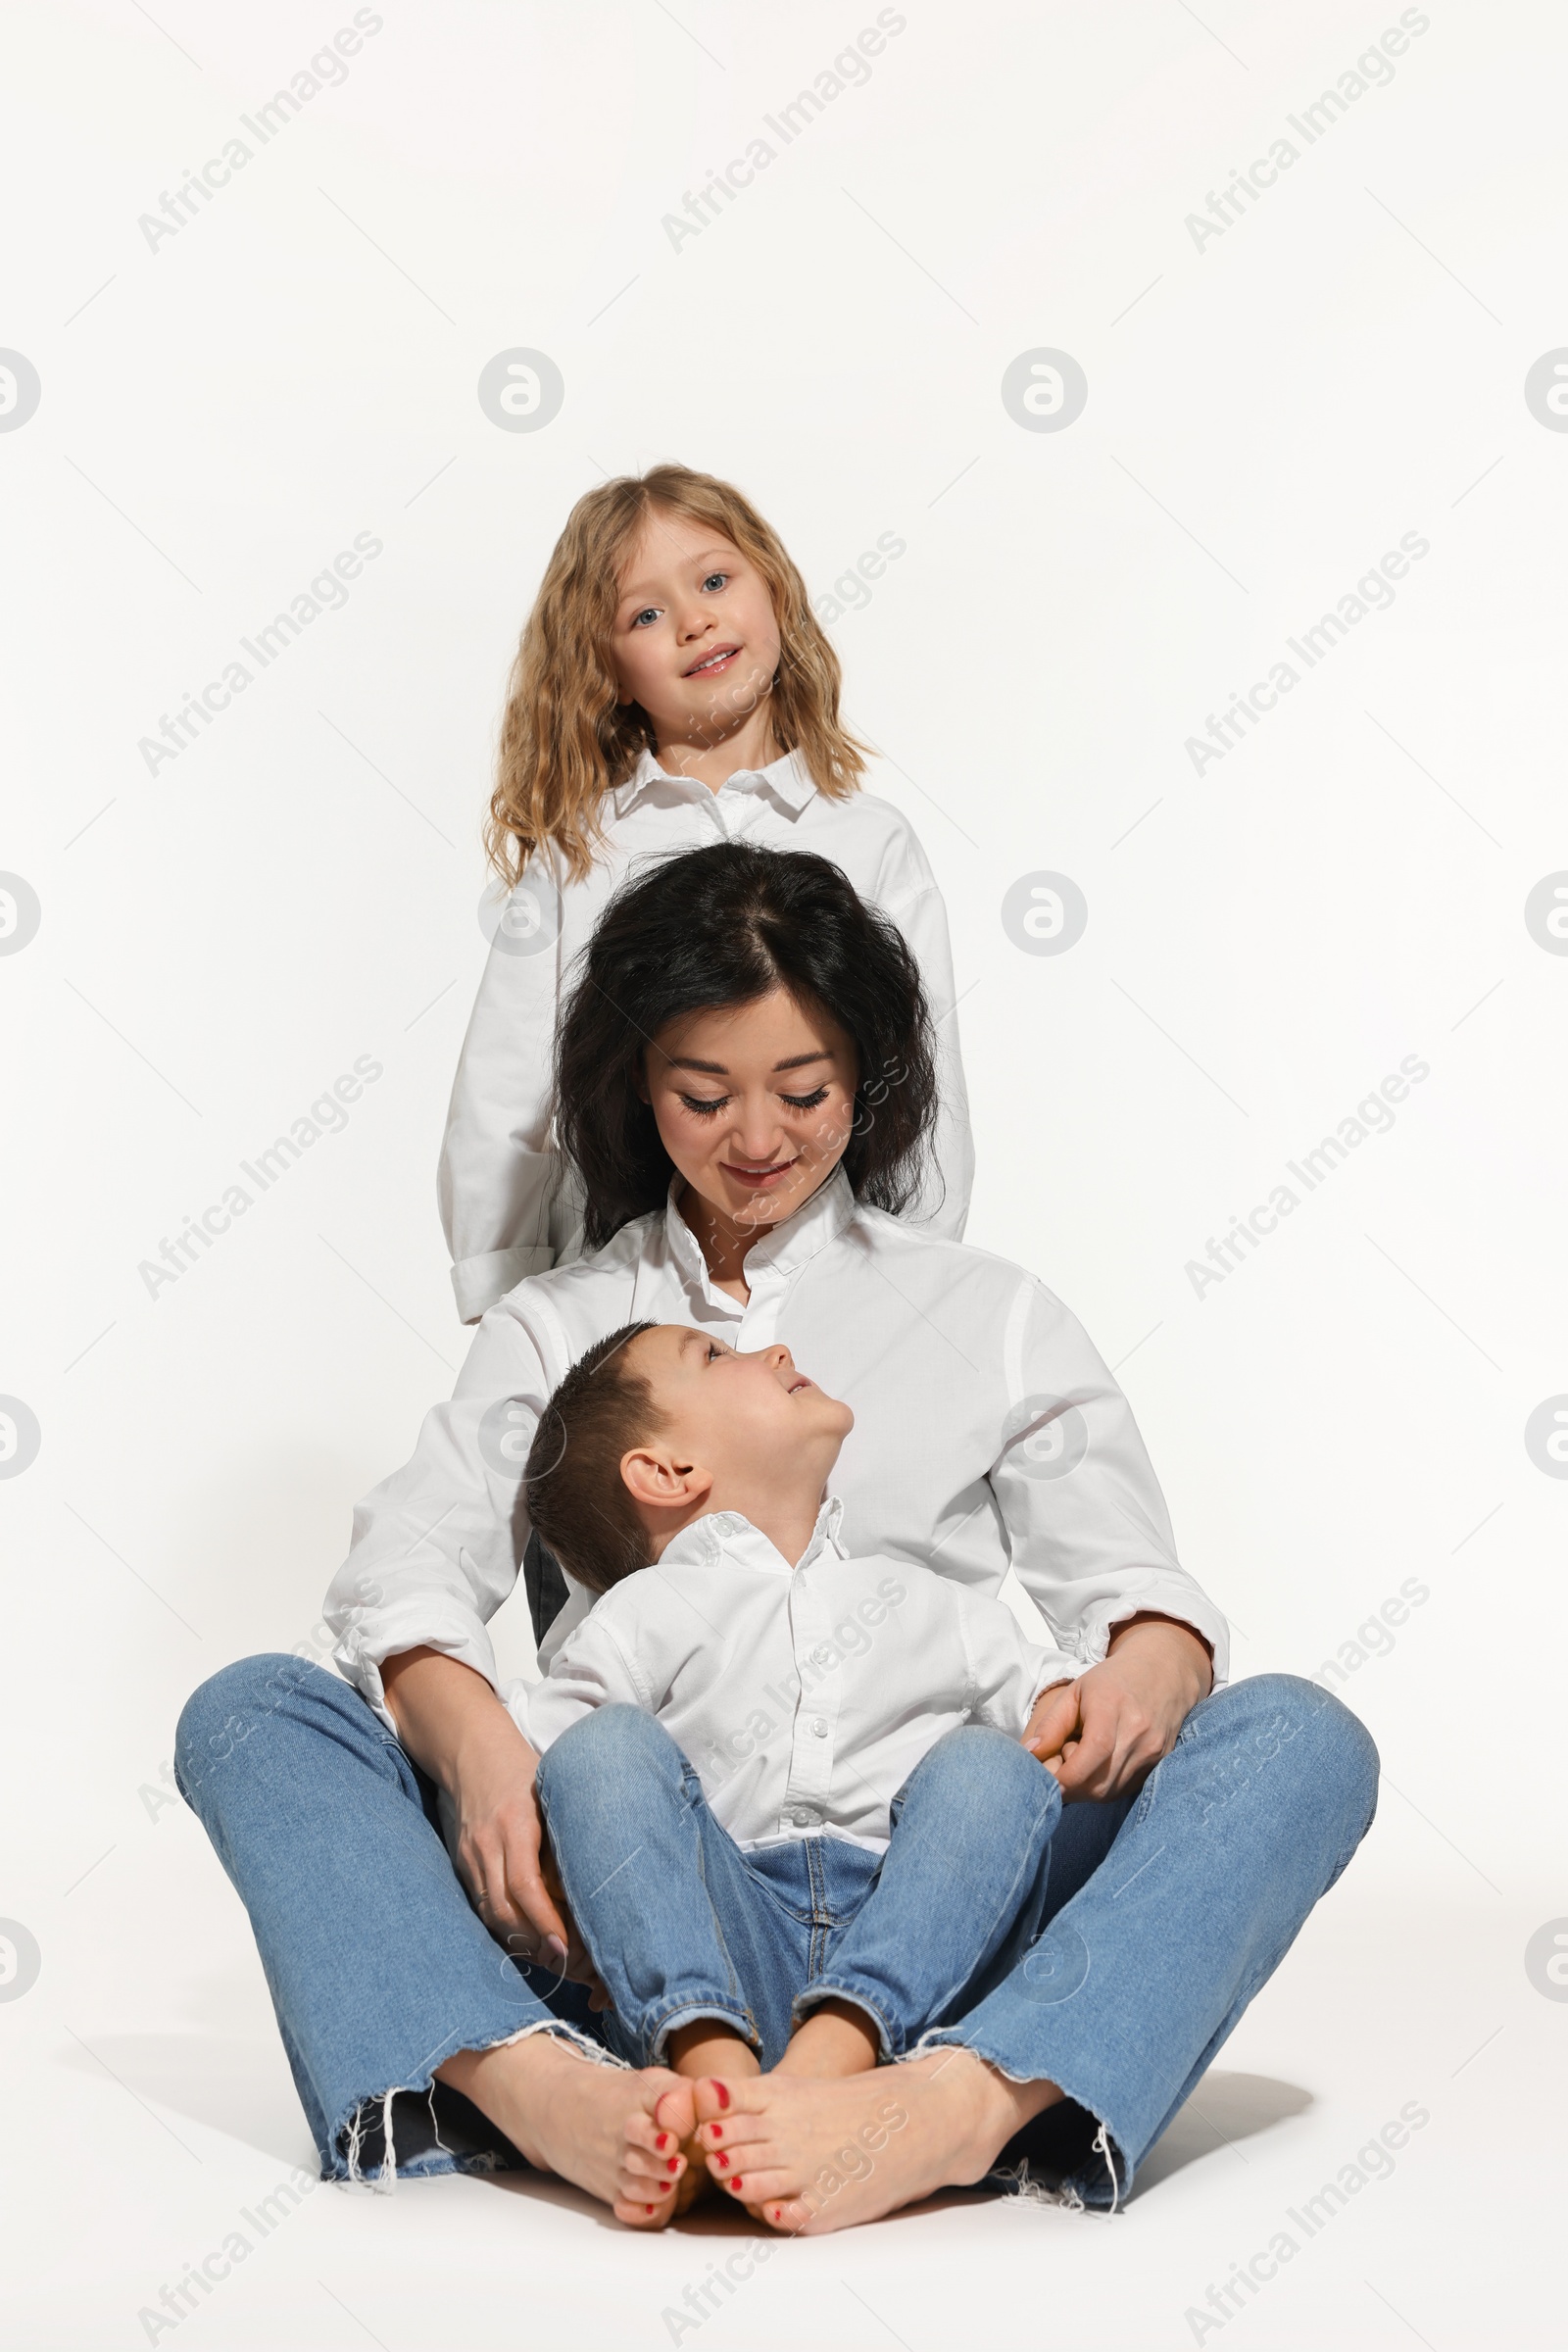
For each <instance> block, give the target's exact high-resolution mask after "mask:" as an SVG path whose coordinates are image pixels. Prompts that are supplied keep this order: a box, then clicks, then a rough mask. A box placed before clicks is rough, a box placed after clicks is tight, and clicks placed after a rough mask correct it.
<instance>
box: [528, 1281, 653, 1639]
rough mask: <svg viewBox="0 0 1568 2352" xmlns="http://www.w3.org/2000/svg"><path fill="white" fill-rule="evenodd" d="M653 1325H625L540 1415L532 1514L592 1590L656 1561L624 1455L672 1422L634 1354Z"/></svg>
mask: <svg viewBox="0 0 1568 2352" xmlns="http://www.w3.org/2000/svg"><path fill="white" fill-rule="evenodd" d="M654 1328H655V1327H654V1325H653V1324H652V1323H623V1324H622V1325H621V1328H620V1329H619V1331H613V1332H612V1333H611V1334H610V1336H609V1338H608V1339H604V1340H596V1341H595V1342H594V1344H593V1346H592V1347H591V1348H589V1349H588V1351H587V1353H586V1355H582V1356H579V1357H578V1359H577V1361H576V1362H575V1363H574V1364H573V1365H572V1367H571V1370H570V1371H569V1372H568V1373H567V1374H566V1377H565V1379H564V1381H563V1382H562V1383H561V1386H560V1387H559V1388H558V1389H557V1391H556V1393H555V1395H554V1396H553V1397H551V1399H550V1402H549V1403H548V1404H547V1405H546V1406H545V1409H544V1411H543V1412H542V1413H541V1414H540V1416H539V1426H538V1428H537V1429H536V1430H535V1432H534V1438H533V1444H532V1445H531V1446H529V1448H528V1460H527V1464H526V1466H525V1468H524V1470H523V1473H522V1491H523V1495H524V1497H525V1500H526V1504H527V1510H528V1516H529V1519H530V1520H531V1521H532V1523H533V1525H534V1527H535V1528H536V1529H537V1530H538V1533H539V1538H540V1541H541V1542H542V1543H544V1544H548V1545H549V1547H550V1549H551V1550H552V1551H553V1552H554V1553H555V1555H556V1557H557V1559H558V1560H559V1561H560V1562H561V1565H562V1566H563V1568H564V1569H566V1570H567V1571H568V1573H569V1574H570V1575H572V1576H574V1577H575V1578H576V1580H577V1582H578V1583H579V1584H580V1585H586V1586H587V1588H588V1590H589V1592H590V1593H608V1592H609V1591H610V1588H611V1586H612V1585H618V1584H619V1583H620V1581H621V1579H622V1578H623V1577H627V1576H635V1574H636V1573H637V1570H638V1569H639V1568H649V1567H652V1565H653V1551H652V1546H651V1544H650V1543H649V1539H648V1530H647V1529H646V1528H645V1527H644V1525H643V1523H642V1520H641V1519H640V1518H639V1516H638V1513H637V1505H636V1504H635V1502H633V1500H632V1498H631V1495H630V1493H629V1491H628V1490H627V1487H626V1482H625V1480H624V1479H623V1478H622V1477H621V1475H620V1462H621V1456H622V1455H623V1454H625V1453H628V1452H629V1451H630V1450H631V1448H632V1447H633V1446H636V1445H637V1444H639V1443H640V1442H641V1441H642V1440H644V1439H647V1438H650V1437H652V1436H654V1434H655V1433H656V1432H657V1431H658V1430H661V1429H662V1427H663V1426H664V1416H663V1415H662V1413H661V1411H660V1409H659V1407H658V1405H657V1404H656V1403H655V1402H654V1392H653V1390H652V1389H651V1388H650V1386H649V1384H648V1382H647V1381H646V1380H644V1379H643V1378H642V1376H641V1374H639V1373H637V1372H635V1371H633V1370H632V1368H631V1366H630V1365H629V1364H628V1362H627V1360H626V1349H627V1347H628V1345H629V1343H630V1342H631V1341H633V1340H635V1339H636V1338H638V1336H639V1335H640V1334H641V1333H642V1332H645V1331H652V1330H653V1329H654Z"/></svg>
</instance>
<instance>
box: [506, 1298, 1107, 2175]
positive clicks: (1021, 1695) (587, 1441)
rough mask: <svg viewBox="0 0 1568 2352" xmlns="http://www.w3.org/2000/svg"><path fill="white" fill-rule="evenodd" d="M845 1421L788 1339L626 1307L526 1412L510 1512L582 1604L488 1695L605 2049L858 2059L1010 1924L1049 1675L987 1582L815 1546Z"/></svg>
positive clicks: (1028, 1875)
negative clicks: (571, 1625) (519, 1673)
mask: <svg viewBox="0 0 1568 2352" xmlns="http://www.w3.org/2000/svg"><path fill="white" fill-rule="evenodd" d="M853 1421H854V1415H853V1414H852V1413H851V1411H850V1408H849V1406H848V1405H846V1404H841V1403H839V1402H837V1401H836V1400H835V1399H834V1398H832V1397H826V1396H824V1395H823V1393H822V1391H821V1390H820V1389H818V1388H817V1387H816V1386H815V1385H814V1383H812V1382H811V1381H809V1380H808V1379H807V1378H806V1377H805V1375H804V1374H802V1373H800V1372H798V1371H797V1370H796V1367H795V1365H794V1363H793V1361H792V1359H791V1357H790V1353H789V1350H788V1348H783V1347H773V1348H764V1349H762V1350H761V1351H760V1353H757V1354H752V1355H741V1354H738V1353H737V1352H736V1351H735V1350H734V1349H733V1348H727V1347H726V1346H724V1344H723V1343H722V1342H721V1341H717V1340H713V1339H711V1338H709V1337H708V1336H707V1335H706V1334H704V1333H702V1332H698V1331H694V1330H686V1329H683V1328H681V1327H680V1326H678V1325H675V1324H651V1323H636V1324H628V1325H627V1326H626V1327H625V1328H624V1329H623V1330H621V1331H618V1332H615V1333H613V1334H612V1335H611V1337H610V1338H609V1339H607V1340H603V1341H601V1342H600V1343H599V1344H598V1345H597V1346H596V1347H594V1348H590V1349H589V1351H588V1353H587V1354H586V1355H585V1356H583V1358H582V1359H581V1361H580V1362H578V1363H577V1364H575V1365H574V1366H573V1367H572V1369H571V1371H570V1372H569V1373H568V1374H567V1375H566V1378H565V1379H564V1381H563V1382H562V1384H561V1386H560V1388H559V1389H558V1390H557V1391H556V1394H555V1396H554V1397H552V1398H551V1400H550V1403H549V1405H548V1406H547V1407H546V1409H545V1413H544V1416H543V1418H542V1419H541V1421H540V1424H539V1428H538V1431H537V1434H536V1436H535V1439H534V1443H533V1446H532V1449H531V1451H530V1453H529V1456H528V1463H527V1468H526V1471H525V1473H524V1481H525V1494H526V1500H527V1508H528V1511H529V1513H530V1516H531V1518H532V1521H533V1524H534V1526H535V1527H536V1528H537V1529H538V1531H539V1534H540V1535H541V1537H542V1538H543V1540H544V1541H545V1543H547V1544H549V1546H550V1548H551V1550H552V1551H554V1552H555V1553H556V1555H557V1557H558V1558H560V1559H561V1560H562V1561H563V1562H564V1564H565V1566H566V1567H568V1568H569V1569H570V1570H571V1572H572V1574H573V1575H574V1576H575V1577H577V1578H578V1579H579V1581H580V1582H581V1583H583V1584H585V1585H586V1586H588V1587H589V1588H590V1590H592V1591H594V1592H596V1593H600V1594H601V1595H603V1597H602V1598H601V1599H600V1600H599V1601H598V1602H597V1604H596V1606H595V1607H594V1608H593V1610H592V1611H591V1612H590V1614H589V1615H588V1616H587V1617H586V1618H585V1619H584V1620H583V1622H582V1623H581V1624H580V1625H579V1626H577V1627H576V1628H575V1629H574V1630H573V1632H572V1633H571V1634H570V1635H568V1637H567V1638H566V1640H565V1642H564V1643H563V1645H562V1647H561V1649H560V1650H559V1651H558V1652H557V1654H556V1656H555V1658H554V1659H553V1661H552V1663H551V1668H550V1672H549V1674H548V1675H547V1676H546V1678H545V1679H544V1680H543V1681H542V1682H539V1683H535V1684H526V1683H522V1684H513V1685H510V1686H509V1687H508V1689H507V1690H506V1691H504V1692H503V1696H504V1698H505V1699H506V1701H507V1704H508V1705H509V1707H510V1708H511V1709H512V1711H513V1714H514V1715H515V1718H516V1721H517V1722H518V1724H519V1725H520V1727H521V1729H522V1730H523V1732H524V1733H525V1735H526V1737H527V1738H528V1739H529V1740H530V1741H531V1742H532V1743H533V1745H534V1747H535V1748H536V1749H538V1750H539V1751H540V1754H541V1757H542V1762H541V1765H540V1769H539V1777H538V1797H539V1804H540V1810H541V1813H542V1815H543V1817H544V1820H545V1822H546V1824H547V1826H548V1830H549V1834H550V1841H551V1845H552V1847H553V1849H554V1853H555V1860H556V1866H557V1869H558V1870H559V1873H560V1878H561V1883H562V1887H563V1890H564V1897H565V1902H566V1904H567V1906H568V1908H569V1910H570V1912H571V1915H572V1918H573V1919H574V1921H575V1923H576V1926H577V1930H578V1933H579V1934H580V1936H582V1939H583V1941H584V1943H585V1944H586V1946H587V1949H588V1952H589V1954H590V1955H591V1957H592V1960H593V1963H594V1966H595V1968H596V1969H597V1971H598V1973H599V1976H600V1978H601V1979H602V1981H603V1984H604V1986H605V1989H606V1992H607V1994H608V1995H609V1998H610V2001H611V2004H612V2007H611V2012H610V2017H609V2020H608V2038H609V2040H610V2042H611V2045H612V2047H613V2049H614V2050H615V2051H616V2052H617V2053H618V2054H619V2055H620V2056H621V2057H623V2058H625V2059H626V2060H627V2061H628V2062H629V2063H630V2064H632V2065H635V2066H648V2065H656V2064H662V2065H666V2066H670V2067H672V2068H674V2069H675V2071H677V2072H678V2073H681V2074H684V2075H688V2076H707V2075H712V2076H728V2077H729V2078H730V2079H731V2080H733V2079H734V2078H735V2077H736V2076H737V2075H742V2074H747V2073H756V2072H758V2071H759V2070H760V2069H762V2068H777V2069H778V2070H779V2071H781V2072H787V2073H797V2074H809V2075H815V2076H819V2077H820V2076H834V2075H847V2074H852V2073H855V2072H858V2071H861V2070H864V2069H868V2068H870V2067H873V2066H875V2065H876V2064H877V2063H878V2062H879V2061H882V2060H887V2059H893V2058H898V2057H901V2056H902V2055H904V2054H905V2052H906V2051H907V2050H908V2049H910V2048H911V2047H912V2046H913V2045H914V2043H915V2042H916V2041H917V2040H918V2038H919V2036H920V2034H923V2033H925V2032H927V2031H928V2030H931V2029H933V2028H936V2027H938V2026H942V2025H946V2024H950V2023H951V2022H953V2021H954V2020H955V2019H956V2018H957V2017H959V2016H961V2015H963V2014H964V2013H965V2012H966V2011H967V2010H969V2009H970V2008H971V2007H973V2005H974V2004H975V2002H976V2001H977V2000H979V1999H981V1998H983V1996H984V1994H985V1992H986V1991H987V1990H988V1989H989V1988H990V1986H991V1985H992V1984H993V1983H996V1982H999V1981H1000V1979H1001V1978H1002V1976H1003V1975H1005V1973H1006V1972H1007V1971H1009V1970H1010V1969H1011V1968H1012V1967H1013V1966H1014V1964H1015V1963H1016V1961H1017V1960H1018V1959H1019V1958H1020V1957H1021V1955H1022V1953H1023V1952H1024V1950H1026V1948H1027V1946H1028V1945H1029V1943H1030V1942H1031V1941H1032V1940H1033V1939H1034V1937H1035V1936H1036V1935H1037V1934H1038V1932H1039V1928H1040V1916H1041V1906H1042V1903H1043V1900H1044V1879H1045V1871H1044V1869H1043V1863H1044V1860H1045V1855H1046V1850H1047V1848H1048V1846H1049V1844H1050V1840H1051V1837H1052V1833H1053V1831H1054V1827H1055V1824H1056V1820H1057V1817H1058V1815H1059V1812H1060V1793H1059V1790H1058V1789H1057V1787H1056V1783H1055V1781H1054V1778H1053V1777H1052V1775H1051V1774H1050V1773H1049V1772H1047V1771H1046V1770H1045V1769H1044V1768H1043V1767H1042V1766H1041V1765H1040V1764H1039V1763H1038V1762H1037V1761H1036V1759H1035V1758H1034V1757H1033V1756H1032V1755H1031V1754H1030V1753H1029V1751H1028V1750H1027V1749H1026V1748H1025V1747H1024V1746H1022V1745H1021V1744H1020V1742H1021V1740H1022V1736H1023V1733H1024V1729H1025V1726H1026V1724H1027V1722H1028V1720H1029V1716H1030V1713H1031V1710H1032V1708H1033V1705H1034V1702H1035V1700H1036V1698H1037V1697H1038V1695H1039V1693H1040V1692H1041V1691H1043V1690H1045V1689H1046V1688H1048V1687H1049V1686H1050V1685H1051V1684H1053V1683H1057V1682H1060V1681H1063V1680H1064V1679H1067V1678H1068V1677H1070V1676H1071V1675H1072V1674H1074V1673H1075V1672H1076V1671H1077V1669H1076V1667H1075V1665H1074V1663H1073V1662H1072V1661H1071V1660H1069V1659H1067V1658H1065V1657H1063V1656H1061V1655H1060V1654H1059V1653H1057V1652H1055V1651H1054V1650H1050V1649H1045V1648H1041V1647H1039V1646H1038V1645H1036V1644H1035V1643H1032V1642H1028V1641H1027V1640H1026V1639H1025V1637H1024V1635H1023V1633H1022V1630H1021V1629H1020V1627H1019V1625H1018V1623H1017V1620H1016V1619H1015V1618H1014V1617H1013V1616H1012V1614H1011V1612H1010V1611H1009V1610H1008V1609H1007V1608H1005V1606H1004V1605H1003V1604H1002V1603H1001V1602H999V1601H994V1600H989V1599H982V1598H980V1597H979V1596H977V1595H976V1594H974V1593H969V1592H967V1591H966V1590H965V1589H964V1588H963V1587H961V1586H959V1585H956V1584H954V1583H952V1582H950V1581H948V1580H946V1579H944V1578H942V1577H939V1576H937V1575H935V1574H934V1573H933V1572H932V1571H930V1570H929V1569H925V1568H919V1567H914V1566H911V1565H910V1564H909V1563H908V1562H907V1561H893V1560H888V1559H882V1558H868V1559H853V1560H852V1559H849V1558H847V1557H846V1556H845V1554H844V1552H843V1551H842V1549H841V1548H840V1546H839V1544H838V1541H837V1525H838V1518H839V1511H838V1506H837V1505H836V1504H835V1503H833V1502H831V1501H824V1489H825V1487H826V1483H827V1479H828V1476H829V1474H830V1472H831V1470H832V1468H833V1464H834V1462H835V1460H836V1459H837V1456H838V1452H839V1448H840V1446H841V1445H842V1443H843V1441H844V1438H845V1437H846V1435H847V1434H848V1432H849V1430H850V1428H851V1427H852V1425H853ZM709 2162H710V2164H711V2166H713V2167H714V2168H715V2169H716V2176H717V2177H718V2178H719V2179H720V2180H723V2181H724V2184H725V2185H726V2186H729V2187H732V2188H734V2189H736V2190H740V2189H741V2188H742V2186H743V2182H742V2180H739V2179H734V2178H732V2177H731V2178H726V2174H727V2171H728V2164H729V2160H728V2158H727V2157H725V2156H723V2155H717V2156H710V2158H709ZM668 2169H669V2171H670V2175H671V2178H670V2179H669V2180H665V2181H661V2182H659V2183H657V2184H656V2183H655V2182H654V2181H653V2180H650V2183H649V2195H650V2196H651V2197H658V2196H660V2195H661V2194H662V2193H667V2192H668V2190H669V2189H670V2188H671V2187H672V2186H673V2184H674V2176H675V2174H676V2172H677V2171H684V2169H685V2168H684V2167H683V2166H679V2165H678V2164H677V2161H676V2160H675V2159H674V2158H670V2159H668ZM655 2210H656V2208H655V2206H654V2205H652V2204H651V2205H650V2206H649V2211H650V2213H652V2212H654V2211H655Z"/></svg>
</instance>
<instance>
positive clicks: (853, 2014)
mask: <svg viewBox="0 0 1568 2352" xmlns="http://www.w3.org/2000/svg"><path fill="white" fill-rule="evenodd" d="M881 2055H882V2043H881V2040H880V2038H879V2037H878V2034H877V2031H876V2028H875V2027H874V2026H873V2025H872V2023H871V2020H870V2018H869V2017H868V2016H867V2014H866V2012H865V2011H864V2010H863V2009H858V2008H857V2007H856V2005H855V2003H854V2002H853V2001H820V2002H818V2004H817V2006H816V2007H815V2008H814V2009H813V2010H812V2011H811V2013H810V2015H809V2017H808V2018H805V2019H804V2020H803V2021H802V2023H801V2024H800V2025H798V2026H797V2027H796V2029H795V2031H794V2033H793V2034H791V2035H790V2038H789V2040H788V2042H787V2043H786V2044H785V2048H784V2055H783V2057H782V2058H781V2059H780V2060H779V2062H778V2065H777V2066H776V2067H775V2068H774V2070H773V2071H774V2073H775V2074H780V2075H814V2076H815V2077H816V2078H817V2079H818V2080H819V2081H831V2080H833V2079H835V2078H837V2077H838V2076H840V2075H863V2074H868V2073H869V2072H870V2070H871V2068H872V2067H873V2066H875V2064H876V2062H877V2060H878V2059H879V2058H880V2057H881ZM705 2072H711V2073H713V2074H715V2075H722V2076H723V2077H724V2079H725V2080H726V2081H730V2080H732V2078H731V2077H730V2076H729V2073H728V2070H727V2069H726V2068H724V2067H718V2066H715V2067H713V2068H711V2069H705Z"/></svg>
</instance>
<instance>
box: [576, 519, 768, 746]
mask: <svg viewBox="0 0 1568 2352" xmlns="http://www.w3.org/2000/svg"><path fill="white" fill-rule="evenodd" d="M611 656H612V659H613V663H614V669H615V678H616V683H617V686H618V689H619V698H620V700H621V702H622V703H640V704H641V706H642V708H643V709H644V710H645V711H647V713H648V715H649V717H650V718H651V719H652V720H653V722H654V730H655V733H656V735H657V737H658V739H659V743H660V745H661V747H662V746H663V745H664V744H665V743H690V744H697V745H700V746H701V745H708V744H712V743H719V742H722V741H723V739H724V738H725V737H726V736H728V735H732V734H733V733H734V732H735V730H736V728H737V727H739V726H740V725H742V724H743V723H744V721H745V720H746V719H747V717H749V715H750V714H751V712H752V711H755V710H756V708H757V706H758V704H759V703H760V701H761V700H762V698H763V697H764V696H765V695H766V694H767V693H768V691H769V689H770V687H771V685H772V682H773V674H774V672H775V670H776V669H777V668H778V660H779V636H778V622H777V621H776V620H775V619H774V617H773V600H772V597H771V596H770V595H769V593H768V586H767V582H766V580H764V579H763V577H762V575H761V573H760V571H759V570H758V568H757V566H756V564H753V563H752V562H751V561H750V560H749V559H748V558H747V557H745V556H743V555H742V554H741V552H740V549H739V548H738V547H734V546H732V545H731V543H730V541H729V540H727V539H725V538H723V537H722V536H721V535H719V534H717V533H715V532H714V531H713V529H712V528H711V526H710V525H709V524H707V523H703V522H694V521H692V520H691V519H690V518H689V517H688V516H687V515H673V514H670V513H669V512H668V511H667V510H665V509H662V508H661V509H656V510H655V512H654V513H653V514H652V515H649V517H648V519H647V521H646V522H645V523H644V525H643V527H642V530H641V532H640V533H639V535H638V537H637V538H636V539H635V540H634V542H633V543H632V546H631V547H630V548H629V549H628V551H627V554H626V559H625V561H624V563H623V564H622V565H621V569H620V580H619V595H618V599H617V602H616V605H615V617H614V622H613V632H612V639H611Z"/></svg>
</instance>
